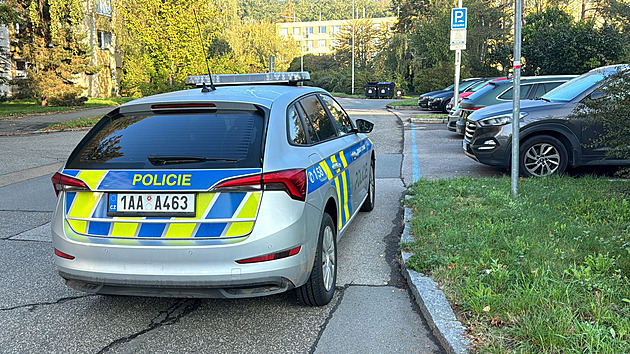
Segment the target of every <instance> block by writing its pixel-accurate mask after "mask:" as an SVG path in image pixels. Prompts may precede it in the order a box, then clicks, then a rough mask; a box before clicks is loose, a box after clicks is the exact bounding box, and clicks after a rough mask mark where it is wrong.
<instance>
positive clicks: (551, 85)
mask: <svg viewBox="0 0 630 354" xmlns="http://www.w3.org/2000/svg"><path fill="white" fill-rule="evenodd" d="M562 84H563V82H548V83H546V84H545V93H547V92H549V91H551V90H553V89H555V88H556V87H558V86H560V85H562ZM538 97H540V96H538Z"/></svg>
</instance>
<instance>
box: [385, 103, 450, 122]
mask: <svg viewBox="0 0 630 354" xmlns="http://www.w3.org/2000/svg"><path fill="white" fill-rule="evenodd" d="M387 110H388V111H390V112H392V113H393V114H395V115H396V116H397V117H398V118H399V119H400V120H401V121H403V122H411V123H429V124H445V123H446V122H447V121H448V118H447V119H438V118H412V117H408V116H406V115H405V114H403V113H401V112H399V111H398V110H396V109H394V108H389V107H388V108H387Z"/></svg>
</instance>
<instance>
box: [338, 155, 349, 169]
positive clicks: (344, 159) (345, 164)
mask: <svg viewBox="0 0 630 354" xmlns="http://www.w3.org/2000/svg"><path fill="white" fill-rule="evenodd" d="M339 159H340V160H341V163H342V164H343V168H347V167H348V162H347V161H346V157H345V156H344V154H343V151H340V152H339Z"/></svg>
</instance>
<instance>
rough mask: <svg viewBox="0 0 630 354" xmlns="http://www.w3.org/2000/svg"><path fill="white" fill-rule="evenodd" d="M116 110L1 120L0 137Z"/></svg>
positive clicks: (80, 111) (93, 110) (110, 108)
mask: <svg viewBox="0 0 630 354" xmlns="http://www.w3.org/2000/svg"><path fill="white" fill-rule="evenodd" d="M114 108H115V107H100V108H90V109H83V110H79V111H73V112H67V113H53V114H45V115H29V116H23V117H5V118H0V136H6V135H14V134H24V133H29V132H35V131H38V130H41V129H44V128H46V127H48V126H49V125H50V124H53V123H60V122H66V121H69V120H75V119H79V118H89V117H97V116H102V115H104V114H106V113H108V112H109V111H111V110H112V109H114Z"/></svg>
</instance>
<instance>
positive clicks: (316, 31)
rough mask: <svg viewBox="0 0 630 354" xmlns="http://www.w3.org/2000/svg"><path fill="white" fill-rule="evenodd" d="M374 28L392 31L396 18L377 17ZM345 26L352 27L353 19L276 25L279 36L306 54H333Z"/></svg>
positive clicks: (374, 19) (373, 19)
mask: <svg viewBox="0 0 630 354" xmlns="http://www.w3.org/2000/svg"><path fill="white" fill-rule="evenodd" d="M371 21H372V23H373V24H374V26H375V27H376V26H378V28H381V29H382V28H387V29H390V30H391V28H392V27H393V26H394V23H395V22H396V17H377V18H372V19H371ZM344 26H352V19H349V20H336V21H308V22H300V21H296V22H282V23H277V24H276V29H277V30H278V34H279V35H280V36H283V37H288V38H292V39H294V40H295V41H297V42H298V44H299V45H300V46H301V48H302V50H303V53H304V54H315V55H323V54H332V53H333V52H334V51H335V47H337V46H338V44H339V42H338V40H337V39H335V36H336V35H337V34H338V33H340V32H341V29H342V28H343V27H344Z"/></svg>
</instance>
